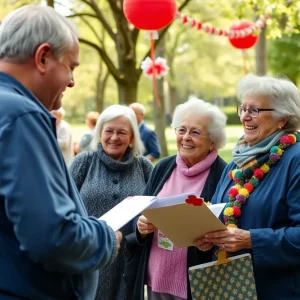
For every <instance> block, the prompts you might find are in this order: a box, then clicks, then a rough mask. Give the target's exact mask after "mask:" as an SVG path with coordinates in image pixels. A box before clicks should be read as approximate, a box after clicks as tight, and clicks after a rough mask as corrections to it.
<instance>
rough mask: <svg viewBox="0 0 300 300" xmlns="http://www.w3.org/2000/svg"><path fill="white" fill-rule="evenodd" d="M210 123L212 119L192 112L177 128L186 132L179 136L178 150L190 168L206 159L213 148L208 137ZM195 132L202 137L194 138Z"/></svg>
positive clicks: (186, 115) (187, 114)
mask: <svg viewBox="0 0 300 300" xmlns="http://www.w3.org/2000/svg"><path fill="white" fill-rule="evenodd" d="M210 122H211V118H210V117H207V116H206V117H202V116H199V114H195V113H193V112H190V113H186V114H185V116H184V118H183V119H182V122H181V123H180V125H179V126H178V127H177V128H182V131H183V132H184V131H186V133H185V134H184V135H180V134H177V149H178V152H179V154H180V155H181V157H182V158H183V159H184V160H185V162H186V163H187V165H188V166H189V167H191V166H193V165H195V164H197V163H198V162H200V161H201V160H203V159H205V158H206V156H207V155H208V153H209V152H210V149H211V148H212V142H211V141H210V138H209V135H208V126H209V124H210ZM193 131H194V132H197V133H200V135H199V136H198V137H192V136H193Z"/></svg>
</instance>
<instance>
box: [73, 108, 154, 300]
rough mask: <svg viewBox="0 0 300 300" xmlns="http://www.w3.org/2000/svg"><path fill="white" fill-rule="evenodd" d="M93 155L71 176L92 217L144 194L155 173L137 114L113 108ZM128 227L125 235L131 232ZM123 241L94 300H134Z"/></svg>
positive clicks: (81, 159)
mask: <svg viewBox="0 0 300 300" xmlns="http://www.w3.org/2000/svg"><path fill="white" fill-rule="evenodd" d="M92 149H93V151H91V152H88V151H86V152H82V153H80V154H78V155H77V156H76V157H75V159H74V161H73V163H72V165H71V166H70V173H71V175H72V177H73V178H74V181H75V183H76V186H77V188H78V190H79V192H80V194H81V196H82V199H83V201H84V204H85V206H86V209H87V212H88V214H89V215H90V216H95V217H96V218H99V217H100V216H102V215H103V214H105V213H106V212H107V211H109V210H110V209H111V208H113V207H114V206H115V205H117V204H118V203H120V202H121V201H122V200H123V199H124V198H126V197H128V196H134V195H141V194H142V193H143V190H144V188H145V186H146V183H147V182H148V179H149V177H150V173H151V172H152V168H153V166H152V163H151V162H150V161H149V160H148V159H147V158H145V157H143V156H142V154H143V152H144V147H143V144H142V142H141V140H140V134H139V129H138V125H137V120H136V116H135V113H134V111H133V110H132V109H131V108H129V107H126V106H121V105H111V106H109V107H108V108H106V109H105V110H104V111H103V112H102V113H101V115H100V117H99V118H98V120H97V123H96V127H95V130H94V137H93V140H92ZM132 228H133V225H132V224H127V225H125V226H124V227H123V228H122V229H121V232H122V234H123V236H125V235H127V234H129V233H131V232H132ZM125 245H126V244H125V242H123V241H122V243H121V249H120V252H119V255H118V257H117V258H116V260H115V261H114V263H113V264H112V265H111V266H108V267H106V268H103V269H101V270H100V272H99V274H100V275H99V283H98V289H97V295H96V298H95V299H99V300H100V299H101V300H112V299H118V300H132V299H133V298H132V295H131V290H129V289H128V287H127V285H126V284H125V282H124V276H123V273H124V265H125V261H126V253H127V249H126V247H125Z"/></svg>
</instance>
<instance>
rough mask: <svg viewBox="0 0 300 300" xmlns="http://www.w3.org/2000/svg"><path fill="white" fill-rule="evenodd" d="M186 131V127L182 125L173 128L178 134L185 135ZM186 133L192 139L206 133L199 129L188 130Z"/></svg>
mask: <svg viewBox="0 0 300 300" xmlns="http://www.w3.org/2000/svg"><path fill="white" fill-rule="evenodd" d="M187 132H188V131H187V129H186V128H184V127H176V128H175V133H176V135H178V136H184V135H186V133H187ZM188 135H189V136H190V137H192V138H193V139H198V138H200V137H201V136H204V135H207V133H203V132H201V131H200V130H199V129H193V130H191V131H189V132H188Z"/></svg>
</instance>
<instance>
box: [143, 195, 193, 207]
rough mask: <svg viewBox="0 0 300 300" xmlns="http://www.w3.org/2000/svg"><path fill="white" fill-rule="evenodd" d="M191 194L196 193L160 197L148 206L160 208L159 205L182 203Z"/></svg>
mask: <svg viewBox="0 0 300 300" xmlns="http://www.w3.org/2000/svg"><path fill="white" fill-rule="evenodd" d="M189 195H194V196H195V195H196V194H195V193H185V194H181V195H176V196H171V197H165V198H158V199H157V200H156V201H155V202H153V203H152V204H151V205H150V206H149V207H148V208H158V207H165V206H171V205H177V204H182V203H184V202H185V200H186V199H187V197H188V196H189Z"/></svg>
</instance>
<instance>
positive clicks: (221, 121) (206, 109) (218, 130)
mask: <svg viewBox="0 0 300 300" xmlns="http://www.w3.org/2000/svg"><path fill="white" fill-rule="evenodd" d="M187 113H193V114H196V115H198V116H199V118H201V117H210V119H211V121H210V123H209V124H208V133H209V138H210V140H211V142H213V143H214V145H215V147H216V149H220V148H222V147H223V146H224V145H225V144H226V132H225V127H226V120H227V117H226V115H225V114H224V113H223V112H222V111H221V110H220V108H219V107H217V106H215V105H213V104H211V103H208V102H205V101H203V100H201V99H197V98H196V97H190V98H189V100H188V101H187V102H185V103H183V104H179V105H178V106H177V107H176V109H175V112H174V116H173V121H172V124H171V126H172V128H174V129H175V128H176V127H178V126H180V124H181V123H182V120H183V118H184V116H185V115H186V114H187Z"/></svg>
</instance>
